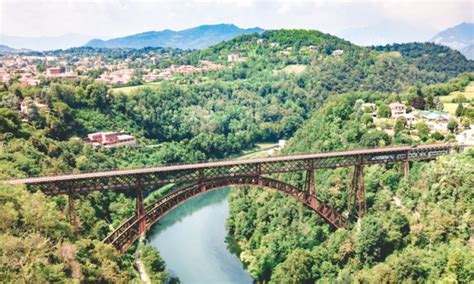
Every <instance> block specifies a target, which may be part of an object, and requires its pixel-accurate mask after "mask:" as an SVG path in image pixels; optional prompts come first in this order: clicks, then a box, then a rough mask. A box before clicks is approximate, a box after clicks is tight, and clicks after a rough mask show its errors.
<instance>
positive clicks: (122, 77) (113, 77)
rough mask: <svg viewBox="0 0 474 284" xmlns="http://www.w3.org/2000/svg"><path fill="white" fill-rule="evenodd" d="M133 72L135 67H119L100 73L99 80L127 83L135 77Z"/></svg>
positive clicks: (118, 83) (110, 82)
mask: <svg viewBox="0 0 474 284" xmlns="http://www.w3.org/2000/svg"><path fill="white" fill-rule="evenodd" d="M133 73H134V71H133V69H129V68H125V69H118V70H115V71H110V72H106V73H104V74H102V75H100V78H99V79H97V80H98V81H102V82H105V83H107V84H111V85H125V84H127V83H128V82H130V80H131V79H132V78H133Z"/></svg>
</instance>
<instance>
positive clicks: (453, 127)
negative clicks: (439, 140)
mask: <svg viewBox="0 0 474 284" xmlns="http://www.w3.org/2000/svg"><path fill="white" fill-rule="evenodd" d="M447 128H448V130H449V131H451V133H454V131H456V129H458V122H457V121H456V120H454V119H451V120H449V121H448V125H447Z"/></svg>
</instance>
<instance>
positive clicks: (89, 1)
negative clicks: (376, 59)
mask: <svg viewBox="0 0 474 284" xmlns="http://www.w3.org/2000/svg"><path fill="white" fill-rule="evenodd" d="M473 3H474V0H468V1H466V0H445V1H439V0H438V1H426V0H414V1H409V0H402V1H394V0H362V1H361V0H293V1H290V0H273V1H268V0H234V1H231V0H177V1H172V0H154V1H152V0H114V1H112V0H85V1H80V0H47V1H44V0H37V1H35V0H29V1H24V0H0V33H1V34H4V35H11V36H28V37H31V36H58V35H64V34H69V33H78V34H83V35H94V36H99V37H101V38H111V37H116V36H123V35H129V34H133V33H138V32H143V31H148V30H162V29H174V30H180V29H186V28H189V27H193V26H197V25H202V24H216V23H233V24H236V25H237V26H240V27H255V26H259V27H262V28H265V29H272V28H311V29H318V30H322V31H324V32H329V33H336V34H337V33H340V32H341V31H345V30H348V29H349V30H354V29H357V28H364V27H377V26H379V27H380V26H382V25H384V24H387V25H389V24H391V25H400V26H404V27H405V28H406V29H408V30H409V29H411V28H413V30H412V31H413V33H417V34H418V36H428V35H433V34H434V33H435V32H436V31H439V30H442V29H445V28H447V27H450V26H453V25H456V24H458V23H460V22H473V21H474V12H473V11H474V4H473Z"/></svg>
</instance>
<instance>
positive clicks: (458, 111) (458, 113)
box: [455, 103, 464, 117]
mask: <svg viewBox="0 0 474 284" xmlns="http://www.w3.org/2000/svg"><path fill="white" fill-rule="evenodd" d="M455 114H456V116H457V117H461V116H462V115H463V114H464V106H463V105H462V103H459V104H458V106H457V108H456V112H455Z"/></svg>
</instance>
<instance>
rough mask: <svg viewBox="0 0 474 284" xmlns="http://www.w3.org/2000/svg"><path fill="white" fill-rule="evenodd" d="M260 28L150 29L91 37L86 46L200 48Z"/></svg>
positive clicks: (206, 26) (217, 26)
mask: <svg viewBox="0 0 474 284" xmlns="http://www.w3.org/2000/svg"><path fill="white" fill-rule="evenodd" d="M262 31H263V30H262V29H260V28H251V29H241V28H239V27H237V26H235V25H228V24H219V25H203V26H198V27H195V28H191V29H187V30H182V31H172V30H163V31H150V32H145V33H140V34H135V35H130V36H126V37H122V38H115V39H110V40H106V41H103V40H100V39H93V40H91V41H89V42H88V43H87V44H86V46H90V47H107V48H144V47H173V48H181V49H200V48H205V47H208V46H211V45H213V44H216V43H218V42H221V41H224V40H228V39H231V38H233V37H235V36H238V35H241V34H252V33H260V32H262Z"/></svg>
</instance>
